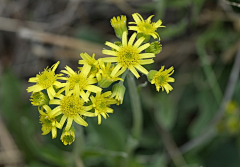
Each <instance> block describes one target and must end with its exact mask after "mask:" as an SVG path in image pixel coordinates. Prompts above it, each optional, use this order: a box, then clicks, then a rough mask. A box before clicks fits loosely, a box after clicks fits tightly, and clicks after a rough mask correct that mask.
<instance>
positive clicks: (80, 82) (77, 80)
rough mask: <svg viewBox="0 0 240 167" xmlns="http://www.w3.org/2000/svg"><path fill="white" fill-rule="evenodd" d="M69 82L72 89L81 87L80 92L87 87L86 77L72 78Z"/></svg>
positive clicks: (77, 76) (78, 75)
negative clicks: (76, 86) (77, 86)
mask: <svg viewBox="0 0 240 167" xmlns="http://www.w3.org/2000/svg"><path fill="white" fill-rule="evenodd" d="M68 81H69V83H70V89H74V87H75V85H76V84H78V85H79V88H80V90H82V89H83V88H84V87H86V86H87V79H86V77H83V76H81V75H80V74H76V75H72V76H70V77H69V79H68Z"/></svg>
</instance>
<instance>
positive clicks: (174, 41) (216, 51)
mask: <svg viewBox="0 0 240 167" xmlns="http://www.w3.org/2000/svg"><path fill="white" fill-rule="evenodd" d="M239 7H240V0H229V1H228V0H211V1H210V0H153V1H150V0H0V167H18V166H20V167H21V166H27V167H43V166H44V167H52V166H53V167H65V166H67V167H75V166H76V167H125V166H127V167H168V166H169V167H200V166H201V167H239V166H240V157H239V156H240V135H239V134H240V133H239V132H240V117H239V114H240V111H239V103H240V82H239V79H238V76H239V68H240V52H239V53H238V50H239V49H240V38H239V37H240V15H239V12H240V8H239ZM135 12H137V13H140V14H141V15H142V16H143V18H144V19H147V17H148V16H150V15H155V16H154V17H153V19H152V20H153V21H157V20H158V19H161V20H162V21H163V25H165V26H166V28H159V29H158V33H159V34H160V36H161V44H162V47H163V50H162V52H161V53H160V54H158V55H156V58H155V63H154V64H152V65H148V66H147V67H146V68H147V69H148V70H150V69H155V70H159V69H160V67H161V66H162V65H165V67H166V68H169V67H171V66H174V68H175V73H174V74H173V75H172V76H173V77H174V78H175V82H174V83H173V84H171V85H172V86H173V88H174V89H173V91H172V92H170V93H169V94H166V92H159V93H158V92H156V90H155V86H154V85H151V84H149V83H148V84H147V85H146V86H145V87H142V86H140V87H139V89H138V90H139V93H140V95H141V105H142V108H143V126H142V135H141V137H140V138H139V140H132V138H130V137H129V136H131V132H132V126H133V125H132V124H133V121H132V120H133V117H132V109H131V103H130V98H129V93H128V88H127V91H126V94H125V98H124V102H123V104H122V105H119V106H114V113H113V114H110V117H109V118H108V119H107V120H103V121H102V124H101V125H97V119H95V118H92V119H88V123H89V126H88V127H87V128H83V129H81V128H80V129H79V130H78V133H77V134H76V136H77V137H76V141H75V142H74V143H73V144H72V145H70V146H64V145H63V144H62V142H61V140H60V139H59V138H60V135H61V132H60V131H59V132H58V137H57V138H56V139H54V140H52V139H51V134H48V135H46V136H42V135H41V133H42V132H41V125H40V124H39V114H38V111H37V108H36V107H34V106H32V105H31V104H30V101H29V97H30V94H27V92H26V88H27V87H28V86H30V85H32V84H29V83H28V82H27V81H28V78H30V77H33V76H35V75H36V74H37V73H39V72H41V71H43V69H44V68H46V67H47V66H51V65H52V64H53V63H55V62H56V61H60V62H61V63H60V65H59V67H58V69H57V72H59V71H60V70H62V69H63V68H64V67H65V66H66V65H68V66H70V67H72V68H73V69H75V70H77V67H78V60H79V59H80V56H79V54H80V53H81V52H87V53H88V54H89V55H92V53H95V54H96V57H97V58H99V57H103V56H104V55H102V53H101V51H102V49H103V48H104V42H105V41H106V40H107V41H116V40H117V39H116V36H115V34H114V30H113V28H112V27H111V25H110V19H111V18H112V17H113V16H118V15H126V16H127V18H128V21H133V19H132V16H131V15H132V14H133V13H135ZM130 34H131V32H130ZM146 80H147V78H146V77H145V76H142V77H141V78H140V79H139V80H137V81H136V82H137V84H138V85H139V84H140V85H142V84H143V83H145V81H146ZM126 87H127V83H126ZM129 146H130V148H132V151H131V153H130V154H127V152H128V150H127V148H129Z"/></svg>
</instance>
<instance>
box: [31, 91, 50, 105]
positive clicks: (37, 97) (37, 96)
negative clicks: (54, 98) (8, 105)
mask: <svg viewBox="0 0 240 167" xmlns="http://www.w3.org/2000/svg"><path fill="white" fill-rule="evenodd" d="M30 101H31V104H32V105H34V106H39V107H41V106H43V105H48V102H49V97H48V95H47V94H46V93H43V92H41V91H40V92H35V93H32V95H31V97H30Z"/></svg>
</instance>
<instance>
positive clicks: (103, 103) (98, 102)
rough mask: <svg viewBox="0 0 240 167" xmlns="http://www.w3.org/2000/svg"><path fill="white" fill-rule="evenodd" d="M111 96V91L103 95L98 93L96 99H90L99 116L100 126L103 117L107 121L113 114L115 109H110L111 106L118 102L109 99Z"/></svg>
mask: <svg viewBox="0 0 240 167" xmlns="http://www.w3.org/2000/svg"><path fill="white" fill-rule="evenodd" d="M111 94H112V93H111V91H108V92H105V93H103V94H101V93H97V94H96V96H95V97H93V96H91V97H90V99H91V101H92V106H93V109H94V110H95V115H97V116H98V124H101V115H102V116H103V117H104V118H105V119H106V118H107V116H108V113H113V109H111V108H109V106H110V105H111V104H116V103H117V101H116V100H114V99H112V98H110V97H109V96H110V95H111Z"/></svg>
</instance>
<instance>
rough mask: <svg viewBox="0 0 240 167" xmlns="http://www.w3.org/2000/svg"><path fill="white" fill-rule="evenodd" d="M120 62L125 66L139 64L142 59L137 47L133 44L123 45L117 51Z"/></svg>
mask: <svg viewBox="0 0 240 167" xmlns="http://www.w3.org/2000/svg"><path fill="white" fill-rule="evenodd" d="M117 58H118V60H117V61H118V63H119V64H121V65H122V66H124V67H129V66H134V65H136V64H138V60H139V59H140V56H139V52H138V50H137V48H135V47H133V46H121V48H120V49H119V51H118V52H117Z"/></svg>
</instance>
